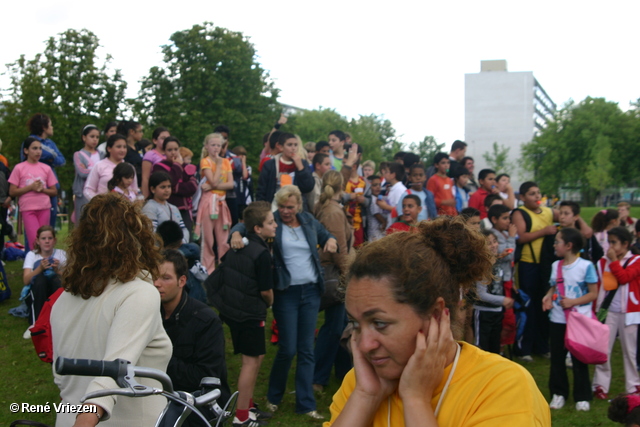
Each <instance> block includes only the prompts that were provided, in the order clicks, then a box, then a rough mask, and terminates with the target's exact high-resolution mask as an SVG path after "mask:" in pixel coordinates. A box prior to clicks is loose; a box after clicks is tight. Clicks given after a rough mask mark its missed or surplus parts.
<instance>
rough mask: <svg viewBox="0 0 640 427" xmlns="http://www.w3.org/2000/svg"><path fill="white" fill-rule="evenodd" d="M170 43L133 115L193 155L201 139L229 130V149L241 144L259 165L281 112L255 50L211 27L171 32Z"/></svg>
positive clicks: (231, 34)
mask: <svg viewBox="0 0 640 427" xmlns="http://www.w3.org/2000/svg"><path fill="white" fill-rule="evenodd" d="M170 41H171V43H170V44H168V45H165V46H163V47H162V52H163V54H164V65H162V66H159V67H152V68H151V69H150V70H149V75H148V76H146V77H145V78H144V79H143V81H142V88H141V90H140V97H139V99H138V100H137V102H136V103H135V108H134V109H135V111H136V112H137V113H139V115H140V117H141V118H142V119H143V121H146V122H147V124H148V125H151V126H166V127H167V128H169V130H170V131H171V133H172V134H173V135H175V136H176V137H177V138H178V139H180V140H181V141H182V143H183V144H184V145H186V146H188V147H191V148H192V149H194V152H195V153H196V156H198V153H199V152H200V148H201V146H202V141H203V139H204V137H205V136H206V135H207V134H209V133H211V132H212V131H213V129H214V128H215V126H217V125H221V124H223V125H227V126H229V128H230V129H231V135H230V139H231V145H243V146H244V147H245V148H246V149H247V152H248V153H252V154H254V155H255V156H256V157H255V158H252V159H250V160H252V161H254V162H257V154H255V153H259V152H260V150H261V149H262V136H263V135H264V133H266V132H268V131H269V130H270V129H271V127H272V125H273V123H274V122H275V121H276V119H277V117H278V114H279V110H280V107H279V105H278V104H277V102H276V100H277V96H278V91H277V89H275V88H274V86H273V84H272V83H270V82H268V74H267V72H266V71H265V70H264V69H262V67H261V66H260V64H258V62H257V61H256V51H255V49H254V47H253V45H252V44H251V43H249V41H248V39H247V38H246V37H244V36H243V35H242V33H239V32H234V31H229V30H227V29H224V28H220V27H215V26H214V25H213V24H212V23H210V22H205V23H204V24H202V25H194V26H193V27H192V28H190V29H188V30H184V31H178V32H176V33H173V35H172V36H171V38H170Z"/></svg>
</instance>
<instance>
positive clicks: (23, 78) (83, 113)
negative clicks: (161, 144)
mask: <svg viewBox="0 0 640 427" xmlns="http://www.w3.org/2000/svg"><path fill="white" fill-rule="evenodd" d="M99 47H100V45H99V42H98V38H97V37H96V36H95V34H93V33H92V32H91V31H88V30H86V29H83V30H80V31H77V30H67V31H65V32H64V33H61V34H59V35H58V36H57V37H55V38H54V37H51V38H50V39H49V40H48V41H47V43H46V48H45V51H44V53H43V54H38V55H36V57H35V58H34V59H31V60H27V59H26V58H25V57H24V56H21V57H20V58H19V59H18V60H17V61H16V62H14V63H12V64H9V65H8V66H7V67H8V70H7V72H8V74H9V77H10V79H11V82H12V88H11V90H10V93H9V96H8V97H7V99H5V100H3V101H2V103H1V105H2V109H3V112H2V113H3V114H2V122H1V123H0V132H1V134H2V138H3V142H4V147H3V154H5V156H7V158H8V159H9V161H10V162H11V164H12V165H15V164H16V163H17V162H18V161H19V152H20V148H19V147H20V144H21V143H22V141H23V140H24V139H25V138H26V137H27V136H28V135H29V131H28V129H27V128H26V123H27V121H28V120H29V118H30V117H31V116H32V115H33V114H35V113H38V112H41V113H45V114H47V115H49V116H50V117H51V120H52V122H53V125H54V129H55V133H54V135H53V137H52V139H53V140H54V141H55V142H56V144H57V145H58V148H59V149H60V151H61V152H62V153H63V154H64V156H65V158H66V160H67V164H66V165H65V166H64V167H62V168H59V169H58V170H57V172H58V175H59V179H60V182H61V183H62V184H63V188H66V189H70V188H71V184H72V183H73V177H74V173H75V172H74V168H73V164H72V161H71V160H72V155H73V153H74V152H75V151H78V150H79V149H80V148H82V146H83V145H82V141H81V138H80V133H81V131H82V128H83V127H84V126H86V125H87V124H89V123H93V124H96V125H97V126H99V127H100V126H101V125H103V124H104V123H106V122H107V121H111V120H115V119H116V118H117V117H119V116H120V115H121V111H122V109H123V108H124V107H125V104H124V91H125V89H126V86H127V84H126V82H125V81H124V80H123V79H122V74H121V73H120V71H119V70H110V68H109V62H110V60H111V57H110V56H108V55H107V56H106V58H105V60H104V61H100V59H99V57H98V55H97V51H98V49H99Z"/></svg>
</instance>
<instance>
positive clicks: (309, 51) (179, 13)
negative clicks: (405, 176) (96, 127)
mask: <svg viewBox="0 0 640 427" xmlns="http://www.w3.org/2000/svg"><path fill="white" fill-rule="evenodd" d="M7 3H8V4H5V5H4V6H3V8H2V9H3V10H2V15H3V22H2V25H0V40H1V42H0V43H1V44H0V46H1V48H0V64H7V63H10V62H13V61H15V60H16V59H18V58H19V56H20V55H21V54H25V55H26V56H27V58H32V57H33V56H34V55H35V54H36V53H38V52H42V51H43V50H44V47H45V45H44V42H45V40H46V39H47V38H49V37H50V36H55V35H57V34H58V33H60V32H63V31H65V30H67V29H69V28H74V29H82V28H87V29H89V30H91V31H92V32H94V33H95V34H96V35H97V36H98V38H99V39H100V43H101V45H102V46H103V47H104V49H103V50H102V53H103V54H104V53H110V54H111V55H112V56H113V57H114V61H113V66H114V67H115V68H119V69H121V70H122V72H123V74H124V78H125V79H126V80H127V82H128V83H129V89H128V92H127V95H128V96H131V97H133V96H135V95H136V94H137V91H138V88H139V80H140V79H141V78H142V77H143V76H144V75H145V74H146V73H147V72H148V70H149V68H150V67H152V66H154V65H161V61H162V56H161V54H160V46H161V45H163V44H166V43H168V40H169V37H170V35H171V34H172V33H173V32H175V31H179V30H184V29H188V28H190V27H191V26H192V25H194V24H198V23H202V22H204V21H211V22H213V23H214V24H215V25H217V26H220V27H225V28H228V29H230V30H233V31H240V32H242V33H243V34H244V35H246V36H248V37H250V41H251V42H252V43H253V44H254V46H255V48H256V50H257V53H258V56H259V57H258V61H259V62H260V63H261V64H262V66H263V67H264V68H265V69H266V70H268V71H269V73H270V76H271V78H272V79H273V81H274V83H275V85H276V87H278V88H279V89H280V90H281V97H280V101H281V102H283V103H287V104H291V105H294V106H297V107H301V108H308V109H314V108H318V107H319V106H322V107H329V108H335V109H336V110H337V111H338V112H339V113H340V114H343V115H345V116H347V117H349V118H351V117H357V116H358V115H359V114H362V115H368V114H372V113H373V114H377V115H382V116H384V117H385V118H387V119H389V120H391V122H392V123H393V126H394V127H395V129H396V131H397V134H398V135H399V136H401V141H403V142H407V143H408V142H412V141H418V140H421V139H422V138H423V137H424V136H425V135H433V136H435V138H436V139H437V140H438V141H439V142H446V143H447V146H448V145H449V143H450V142H452V141H453V140H455V139H463V138H464V75H465V73H476V72H479V71H480V61H481V60H483V59H506V60H507V64H508V69H509V71H533V73H534V76H535V77H536V78H537V79H538V81H539V82H540V84H541V85H542V87H544V89H545V90H546V92H547V93H548V95H549V96H550V97H551V98H552V99H553V101H554V102H555V103H556V104H557V105H558V106H562V105H563V104H564V103H565V102H566V101H568V100H569V99H574V100H576V101H580V100H582V99H584V98H585V97H586V96H593V97H605V98H606V99H608V100H611V101H615V102H618V103H619V105H620V107H621V108H623V109H627V108H628V106H629V102H630V101H633V100H636V99H638V98H639V97H640V79H639V78H638V75H639V74H640V59H639V55H638V53H637V44H638V32H637V28H638V22H637V20H638V16H640V2H638V1H637V0H635V1H631V0H628V1H612V2H607V3H603V2H598V3H596V2H585V1H558V0H555V1H537V2H520V1H513V0H512V1H482V2H479V1H456V2H433V1H421V2H418V1H411V2H409V1H395V2H389V1H384V2H381V1H349V0H342V1H333V0H325V1H322V2H302V1H275V2H266V1H252V0H249V1H224V2H222V1H207V2H205V1H191V0H182V1H179V2H136V1H127V2H124V1H120V0H115V1H114V0H112V1H109V2H87V1H78V0H69V1H55V0H50V1H46V2H42V1H32V2H25V3H22V2H18V1H11V2H10V3H9V2H7ZM436 3H437V4H436ZM2 69H3V71H4V70H6V68H4V66H3V68H2ZM0 84H1V85H2V87H6V86H7V84H8V82H7V80H6V77H4V78H1V79H0ZM274 119H275V118H274Z"/></svg>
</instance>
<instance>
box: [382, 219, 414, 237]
mask: <svg viewBox="0 0 640 427" xmlns="http://www.w3.org/2000/svg"><path fill="white" fill-rule="evenodd" d="M417 230H418V229H417V228H416V227H415V226H412V225H409V224H407V223H406V222H404V221H402V220H400V221H396V222H394V223H393V224H391V226H390V227H389V228H387V231H386V233H387V235H389V234H392V233H395V232H397V231H411V232H414V233H415V232H416V231H417Z"/></svg>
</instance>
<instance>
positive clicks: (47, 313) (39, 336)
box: [29, 288, 64, 363]
mask: <svg viewBox="0 0 640 427" xmlns="http://www.w3.org/2000/svg"><path fill="white" fill-rule="evenodd" d="M62 292H64V288H59V289H58V290H57V291H55V292H54V293H53V294H51V296H50V297H49V298H47V300H46V301H45V302H44V305H43V306H42V310H40V315H39V316H38V320H36V322H35V323H34V324H33V326H31V327H30V328H29V330H30V331H31V341H33V346H34V347H35V349H36V354H37V355H38V357H39V358H40V360H42V361H43V362H47V363H53V341H52V339H51V308H53V304H55V302H56V300H57V299H58V297H60V295H61V294H62Z"/></svg>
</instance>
